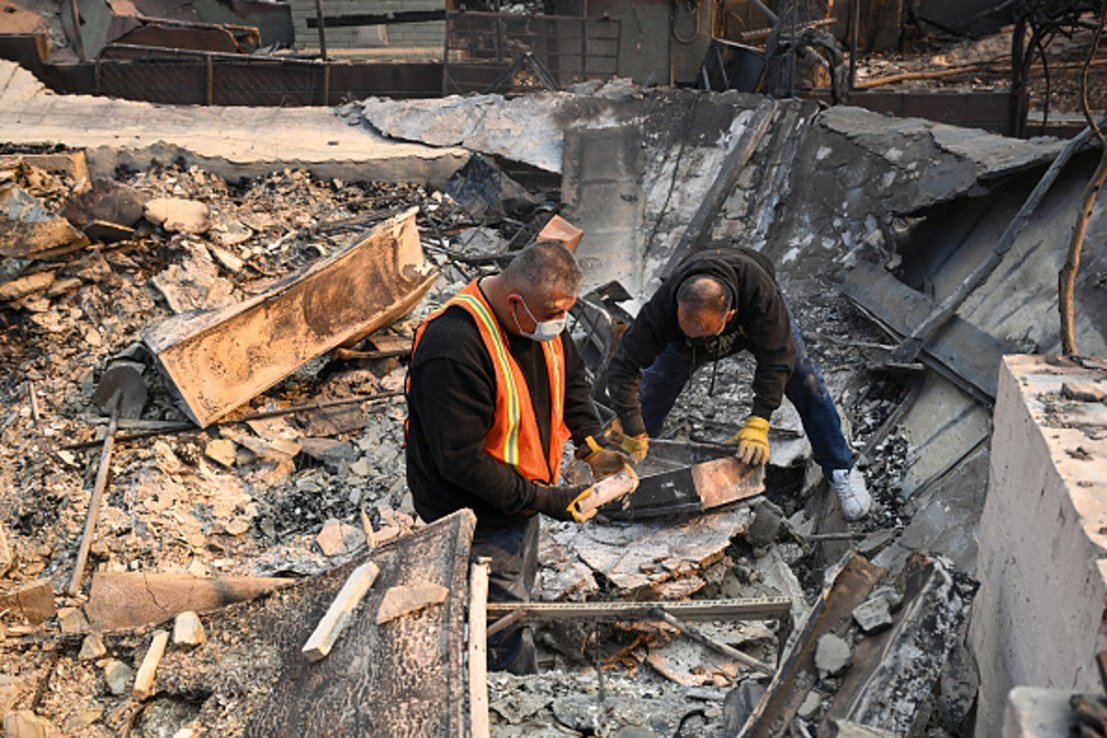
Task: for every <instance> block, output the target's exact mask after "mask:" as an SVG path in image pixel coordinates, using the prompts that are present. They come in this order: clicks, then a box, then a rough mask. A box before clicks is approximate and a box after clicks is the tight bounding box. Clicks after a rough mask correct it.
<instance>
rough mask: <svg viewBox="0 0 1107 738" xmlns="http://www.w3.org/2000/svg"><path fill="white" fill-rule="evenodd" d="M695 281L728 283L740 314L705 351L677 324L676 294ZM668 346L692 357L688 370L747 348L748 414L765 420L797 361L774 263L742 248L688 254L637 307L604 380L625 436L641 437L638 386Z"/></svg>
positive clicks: (774, 408)
mask: <svg viewBox="0 0 1107 738" xmlns="http://www.w3.org/2000/svg"><path fill="white" fill-rule="evenodd" d="M697 276H710V277H714V278H716V279H718V280H719V281H721V282H722V283H723V284H725V285H726V286H727V288H728V290H729V291H730V294H731V307H732V308H735V309H737V313H736V314H735V316H734V318H733V319H732V320H731V321H730V322H729V323H727V325H726V327H725V328H724V329H723V332H722V335H720V336H719V337H717V338H715V339H713V340H711V341H709V342H708V343H707V345H705V346H700V347H690V346H688V344H687V342H686V340H685V336H684V333H683V332H682V331H681V330H680V323H679V322H678V320H677V290H678V289H679V288H680V285H681V283H682V282H684V281H686V280H688V279H690V278H692V277H697ZM668 345H672V346H673V347H674V348H675V349H676V350H677V351H679V352H681V353H682V354H685V355H689V356H690V357H691V358H692V361H693V366H695V365H698V364H699V363H701V362H702V361H705V360H706V361H716V360H718V359H721V358H723V357H725V356H730V355H732V354H735V353H738V352H739V351H742V350H748V351H749V352H750V353H751V354H753V356H754V359H755V360H756V362H757V368H756V369H755V370H754V375H753V407H752V409H751V414H752V415H757V416H759V417H762V418H764V419H765V420H769V419H770V417H771V416H772V413H773V411H774V410H776V409H777V408H778V407H780V403H781V400H782V398H783V396H784V385H785V384H787V382H788V378H789V377H790V376H791V375H792V371H793V369H794V368H795V364H796V345H795V340H794V338H793V337H792V327H791V321H790V320H789V318H788V308H787V305H786V303H785V302H784V298H783V296H782V295H781V294H780V288H779V287H778V286H777V283H776V274H775V270H774V269H773V266H772V263H771V262H770V261H769V260H768V259H766V258H765V257H764V256H762V255H761V254H759V253H757V252H756V251H750V250H748V249H743V248H739V247H733V248H726V249H719V248H716V249H712V250H709V251H701V252H696V253H693V254H691V255H689V256H688V257H685V259H684V260H683V261H682V262H681V263H680V264H679V265H678V266H677V268H676V270H675V271H674V273H673V274H672V276H670V277H669V278H668V279H666V280H665V282H663V283H662V285H661V287H659V288H658V290H657V292H655V293H654V294H653V296H652V297H651V298H650V299H649V301H648V302H647V303H646V304H645V305H643V306H642V309H641V310H640V311H639V312H638V316H637V317H636V318H635V319H634V322H633V323H631V325H630V327H629V328H628V329H627V331H626V333H624V334H623V338H622V340H621V341H620V342H619V345H618V346H617V347H616V349H615V353H614V354H613V355H612V357H611V363H610V365H609V367H608V375H607V380H608V381H607V388H608V394H609V395H610V397H611V403H612V405H613V408H612V409H614V410H615V412H616V413H617V414H618V415H619V420H620V422H621V423H622V426H623V431H624V432H626V433H627V434H629V435H639V434H641V433H645V432H646V426H645V423H643V421H642V406H641V403H639V401H638V386H639V384H640V383H641V381H642V372H643V371H644V370H645V369H647V368H649V366H650V365H651V364H653V362H654V360H655V359H656V358H657V356H658V355H659V354H660V353H661V352H662V351H664V350H665V347H666V346H668Z"/></svg>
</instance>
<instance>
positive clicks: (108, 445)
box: [69, 398, 119, 596]
mask: <svg viewBox="0 0 1107 738" xmlns="http://www.w3.org/2000/svg"><path fill="white" fill-rule="evenodd" d="M118 425H119V400H118V398H117V399H116V400H115V402H114V406H113V407H112V410H111V420H109V421H108V432H107V434H106V435H105V436H104V447H103V449H101V450H100V466H99V468H98V469H97V470H96V484H95V486H93V488H92V495H91V496H90V497H89V498H88V512H87V513H85V529H84V532H83V533H82V534H81V545H80V548H78V549H77V563H76V564H74V566H73V577H72V578H71V579H70V580H69V594H70V595H71V596H76V595H77V594H78V593H79V592H80V591H81V579H82V578H83V577H84V571H85V563H86V562H87V561H88V549H89V547H90V546H91V545H92V537H93V535H95V532H96V521H97V519H98V518H99V517H100V501H101V500H102V499H103V497H104V488H105V487H106V486H107V484H108V471H109V469H110V467H111V452H112V449H113V448H115V429H116V428H117V427H118Z"/></svg>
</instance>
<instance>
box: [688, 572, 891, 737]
mask: <svg viewBox="0 0 1107 738" xmlns="http://www.w3.org/2000/svg"><path fill="white" fill-rule="evenodd" d="M885 573H886V572H885V570H884V569H881V568H880V567H878V566H874V565H873V564H871V563H869V562H868V561H866V560H865V559H864V558H862V557H860V556H856V555H855V556H852V557H851V558H849V559H847V560H846V562H845V563H844V565H842V566H841V567H840V568H839V570H838V572H837V574H836V576H835V577H834V580H833V583H832V584H831V585H830V586H829V587H828V588H827V589H826V590H825V591H824V592H823V593H822V596H820V597H819V600H818V601H817V602H816V603H815V606H814V607H812V608H811V611H810V612H809V613H808V615H807V619H806V621H805V622H804V624H803V627H802V630H801V632H800V635H799V638H798V639H797V640H796V641H795V642H794V644H793V647H792V650H791V651H790V652H789V654H788V656H787V658H785V659H784V662H783V664H782V666H781V667H780V669H779V670H778V671H777V673H776V676H774V677H773V680H772V682H770V683H769V687H768V689H767V690H766V692H765V696H764V697H762V699H761V702H760V704H758V706H757V708H756V709H755V710H754V711H753V714H752V715H750V717H749V719H748V720H747V721H746V724H745V726H744V727H743V728H742V730H741V732H740V733H739V734H740V735H742V736H749V738H783V736H785V735H787V734H788V729H789V726H790V725H791V723H792V719H793V718H794V717H795V716H796V714H797V713H798V712H799V708H800V705H801V703H802V702H803V700H804V698H805V697H806V696H807V692H808V690H809V689H810V688H811V687H812V686H813V685H814V684H815V682H816V680H817V679H818V670H817V669H816V667H815V649H816V648H817V645H818V641H819V638H821V637H822V636H823V635H825V634H827V633H835V634H838V635H842V634H844V633H846V631H847V630H848V629H849V627H850V625H851V624H852V622H853V610H854V608H856V607H857V606H858V605H860V604H861V603H862V602H864V601H865V599H866V598H867V597H868V595H869V592H871V591H872V589H873V587H874V586H876V584H877V582H878V581H879V580H880V578H881V577H882V576H883V575H884V574H885ZM666 608H668V605H666Z"/></svg>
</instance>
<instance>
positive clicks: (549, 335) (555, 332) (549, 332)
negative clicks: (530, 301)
mask: <svg viewBox="0 0 1107 738" xmlns="http://www.w3.org/2000/svg"><path fill="white" fill-rule="evenodd" d="M519 301H520V302H521V303H523V309H524V310H526V311H527V315H529V316H530V319H531V320H533V321H534V324H535V327H534V332H533V333H527V332H526V331H524V330H523V327H522V326H520V325H519V319H518V318H515V327H516V328H518V329H519V333H520V335H523V336H526V337H527V338H529V339H531V340H532V341H543V342H544V341H552V340H554V339H555V338H557V337H558V336H560V335H561V332H562V331H563V330H565V325H566V323H567V322H568V318H567V317H564V316H563V317H560V318H555V319H554V320H546V321H541V320H538V318H536V317H534V313H532V312H531V311H530V308H529V307H527V301H526V300H524V299H523V296H522V295H520V296H519ZM512 317H514V314H513V315H512Z"/></svg>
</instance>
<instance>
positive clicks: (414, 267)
mask: <svg viewBox="0 0 1107 738" xmlns="http://www.w3.org/2000/svg"><path fill="white" fill-rule="evenodd" d="M416 212H418V209H417V208H411V209H409V210H408V211H406V212H404V213H401V214H399V215H396V216H393V217H392V218H389V219H388V220H386V221H384V222H383V223H381V224H380V225H378V226H377V227H376V228H374V229H373V230H372V231H370V232H369V234H368V235H367V236H366V237H365V238H364V239H362V240H361V241H359V242H358V243H355V244H353V245H352V246H350V247H348V248H346V249H343V250H341V251H339V252H338V253H335V254H333V255H331V256H329V257H327V258H325V259H322V260H320V261H318V262H316V263H315V264H312V265H311V266H309V267H308V268H307V269H305V270H304V271H302V272H300V273H298V274H294V275H291V276H289V277H288V278H286V279H284V280H282V281H281V282H279V283H278V284H277V285H276V286H274V287H273V288H271V289H270V290H268V291H267V292H265V293H263V294H260V295H257V296H255V297H252V298H250V299H249V300H246V301H244V302H242V303H239V304H237V305H231V306H229V307H227V308H223V309H219V310H214V311H209V312H204V313H200V314H199V315H179V316H175V317H173V318H170V319H169V320H167V321H164V322H163V323H161V324H159V325H157V326H154V327H153V328H151V329H149V330H147V331H144V332H143V341H144V342H145V343H146V345H147V346H148V347H149V348H150V350H151V352H152V353H153V355H154V356H155V358H156V359H157V363H158V367H159V369H160V371H161V373H162V374H163V375H164V376H165V378H166V379H167V380H168V382H169V384H170V385H171V387H172V389H173V390H174V391H175V392H176V394H177V395H178V396H179V397H180V399H181V404H182V406H183V409H184V411H185V413H186V414H187V415H188V416H189V417H190V418H191V419H192V420H193V422H195V423H196V424H197V425H199V426H200V427H207V426H208V425H210V424H211V423H213V422H214V421H216V420H218V419H219V418H221V417H223V416H225V415H227V414H228V413H230V412H231V411H232V410H234V409H235V408H237V407H239V406H241V405H242V404H244V403H246V402H248V401H249V400H250V399H252V398H253V397H255V396H257V395H258V394H260V393H261V392H264V391H265V390H267V389H269V388H270V387H272V386H273V385H275V384H276V383H277V382H280V381H281V380H282V379H284V378H285V377H288V376H289V375H291V374H292V373H294V372H295V371H296V370H297V369H299V368H300V367H302V366H303V365H304V364H306V363H308V362H309V361H312V360H313V359H315V358H317V357H319V356H322V355H323V354H325V353H327V352H329V351H331V350H333V349H335V348H337V347H339V346H343V345H350V344H352V343H353V342H355V341H357V340H359V339H361V338H363V337H365V336H367V335H369V334H370V333H372V332H373V331H375V330H377V329H378V328H380V327H382V326H384V325H387V324H389V323H391V322H393V321H395V320H397V319H398V318H400V317H402V316H403V315H405V314H407V313H408V312H409V311H410V310H411V309H412V308H413V307H415V305H417V304H418V303H419V301H420V300H422V298H423V296H424V295H425V294H426V293H427V291H428V290H429V289H430V288H431V285H432V284H433V283H434V280H435V278H436V277H437V275H438V271H437V270H436V269H435V268H434V267H433V265H431V264H429V263H427V262H424V260H423V250H422V247H421V245H420V242H419V232H418V229H417V228H416V225H415V213H416Z"/></svg>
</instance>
